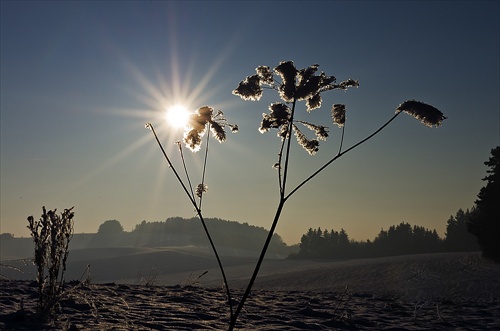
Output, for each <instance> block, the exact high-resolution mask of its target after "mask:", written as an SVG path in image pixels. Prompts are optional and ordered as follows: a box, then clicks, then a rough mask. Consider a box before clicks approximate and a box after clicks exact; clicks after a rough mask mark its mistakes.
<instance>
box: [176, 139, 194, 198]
mask: <svg viewBox="0 0 500 331" xmlns="http://www.w3.org/2000/svg"><path fill="white" fill-rule="evenodd" d="M178 143H179V152H180V154H181V160H182V166H183V167H184V173H185V174H186V178H187V181H188V185H189V188H190V189H191V196H192V197H193V199H194V192H193V185H192V184H191V179H190V178H189V173H188V171H187V167H186V160H185V159H184V153H183V152H182V144H181V143H180V142H178Z"/></svg>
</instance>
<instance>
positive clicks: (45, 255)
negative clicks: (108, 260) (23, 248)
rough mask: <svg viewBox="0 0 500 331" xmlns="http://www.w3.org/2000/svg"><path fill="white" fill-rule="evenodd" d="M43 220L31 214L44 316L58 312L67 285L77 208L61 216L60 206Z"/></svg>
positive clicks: (40, 311) (30, 222) (35, 258)
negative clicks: (69, 255)
mask: <svg viewBox="0 0 500 331" xmlns="http://www.w3.org/2000/svg"><path fill="white" fill-rule="evenodd" d="M42 210H43V213H42V216H41V217H40V220H38V221H36V220H35V218H34V217H33V216H29V217H28V229H29V230H30V232H31V237H32V238H33V241H34V244H35V257H34V263H35V265H36V268H37V274H36V281H37V283H38V295H39V296H38V306H37V309H38V312H39V313H41V314H43V315H45V316H46V315H49V314H53V313H55V307H56V305H57V303H58V301H59V299H60V297H61V294H62V291H63V285H64V272H65V271H66V260H67V259H68V253H69V249H68V248H69V242H70V240H71V238H72V237H73V217H74V212H73V207H72V208H70V209H65V210H64V211H63V212H62V213H61V214H60V215H57V214H56V211H57V209H54V210H49V211H48V212H47V211H46V209H45V207H42Z"/></svg>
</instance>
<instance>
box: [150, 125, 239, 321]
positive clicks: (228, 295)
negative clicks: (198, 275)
mask: <svg viewBox="0 0 500 331" xmlns="http://www.w3.org/2000/svg"><path fill="white" fill-rule="evenodd" d="M148 127H149V128H150V129H151V131H152V132H153V134H154V136H155V139H156V142H157V143H158V146H160V149H161V151H162V153H163V156H164V157H165V159H166V160H167V162H168V165H169V166H170V168H171V169H172V171H173V172H174V174H175V177H176V178H177V180H178V181H179V183H180V184H181V186H182V188H183V189H184V192H185V193H186V195H187V196H188V198H189V200H190V201H191V204H192V205H193V206H194V208H195V209H196V213H197V214H198V216H199V217H200V221H201V224H202V225H203V229H204V230H205V233H206V235H207V237H208V241H209V242H210V246H211V247H212V250H213V252H214V255H215V258H216V259H217V263H218V265H219V269H220V272H221V274H222V279H223V280H224V285H225V288H226V295H227V300H228V303H229V312H230V316H231V317H230V318H231V320H232V319H233V304H232V300H231V291H230V290H229V284H228V282H227V277H226V273H225V272H224V267H223V266H222V262H221V259H220V257H219V253H218V252H217V249H216V247H215V244H214V242H213V240H212V236H210V232H209V231H208V228H207V225H206V224H205V219H204V218H203V215H202V213H201V209H200V208H198V206H197V204H196V201H195V200H194V198H193V197H192V196H191V195H190V194H189V191H188V189H187V187H186V185H184V182H183V181H182V179H181V177H180V176H179V174H178V173H177V170H175V168H174V165H173V164H172V162H171V161H170V158H169V157H168V155H167V152H165V149H164V148H163V145H162V144H161V142H160V139H159V138H158V135H157V134H156V131H155V129H154V127H153V125H152V124H151V123H149V124H148Z"/></svg>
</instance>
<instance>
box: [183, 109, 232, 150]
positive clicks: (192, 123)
mask: <svg viewBox="0 0 500 331" xmlns="http://www.w3.org/2000/svg"><path fill="white" fill-rule="evenodd" d="M226 127H229V128H230V129H231V132H233V133H234V132H238V126H237V125H234V124H229V123H228V122H227V120H226V118H224V113H223V112H222V111H220V110H218V111H217V112H216V113H215V114H214V109H213V108H212V107H209V106H203V107H200V108H198V110H197V111H196V112H194V113H193V114H191V115H190V117H189V120H188V124H187V130H186V131H185V132H184V139H183V141H184V143H185V144H186V146H187V147H188V148H189V149H190V150H191V151H192V152H197V151H199V150H200V147H201V141H202V137H203V135H204V134H205V132H206V130H207V128H210V131H212V134H213V136H214V137H215V139H216V140H217V141H218V142H224V141H225V140H226Z"/></svg>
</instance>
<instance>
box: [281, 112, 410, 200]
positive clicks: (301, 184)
mask: <svg viewBox="0 0 500 331" xmlns="http://www.w3.org/2000/svg"><path fill="white" fill-rule="evenodd" d="M399 114H401V112H398V113H396V114H395V115H394V116H392V117H391V118H390V119H389V120H388V121H387V122H386V123H385V124H384V125H382V126H381V127H380V128H378V129H377V130H376V131H375V132H373V133H372V134H371V135H369V136H368V137H366V138H364V139H363V140H361V141H359V142H357V143H356V144H354V145H353V146H351V147H349V148H348V149H346V150H345V151H343V152H340V151H339V153H338V154H337V155H336V156H335V157H333V158H332V159H331V160H330V161H328V162H327V163H325V164H324V165H323V166H322V167H321V168H319V169H318V170H316V171H315V172H314V173H312V174H311V175H310V176H309V177H307V178H306V179H304V180H303V181H302V182H301V183H300V184H299V185H297V187H296V188H294V189H293V190H292V191H291V192H290V193H288V195H287V196H286V197H285V199H288V198H289V197H291V196H292V195H293V194H294V193H295V192H297V191H298V190H299V189H300V188H301V187H302V186H304V185H305V184H306V183H307V182H308V181H310V180H311V179H313V178H314V177H316V175H318V174H319V173H320V172H321V171H323V170H324V169H325V168H326V167H328V166H329V165H330V164H332V163H333V162H334V161H336V160H337V159H338V158H340V157H341V156H343V155H345V154H347V153H349V152H350V151H352V150H353V149H355V148H356V147H358V146H359V145H361V144H363V143H364V142H366V141H368V140H369V139H371V138H373V136H375V135H376V134H377V133H379V132H380V131H382V130H383V129H384V128H385V127H386V126H387V125H389V123H391V122H392V121H393V120H394V119H395V118H396V117H397V116H398V115H399Z"/></svg>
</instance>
